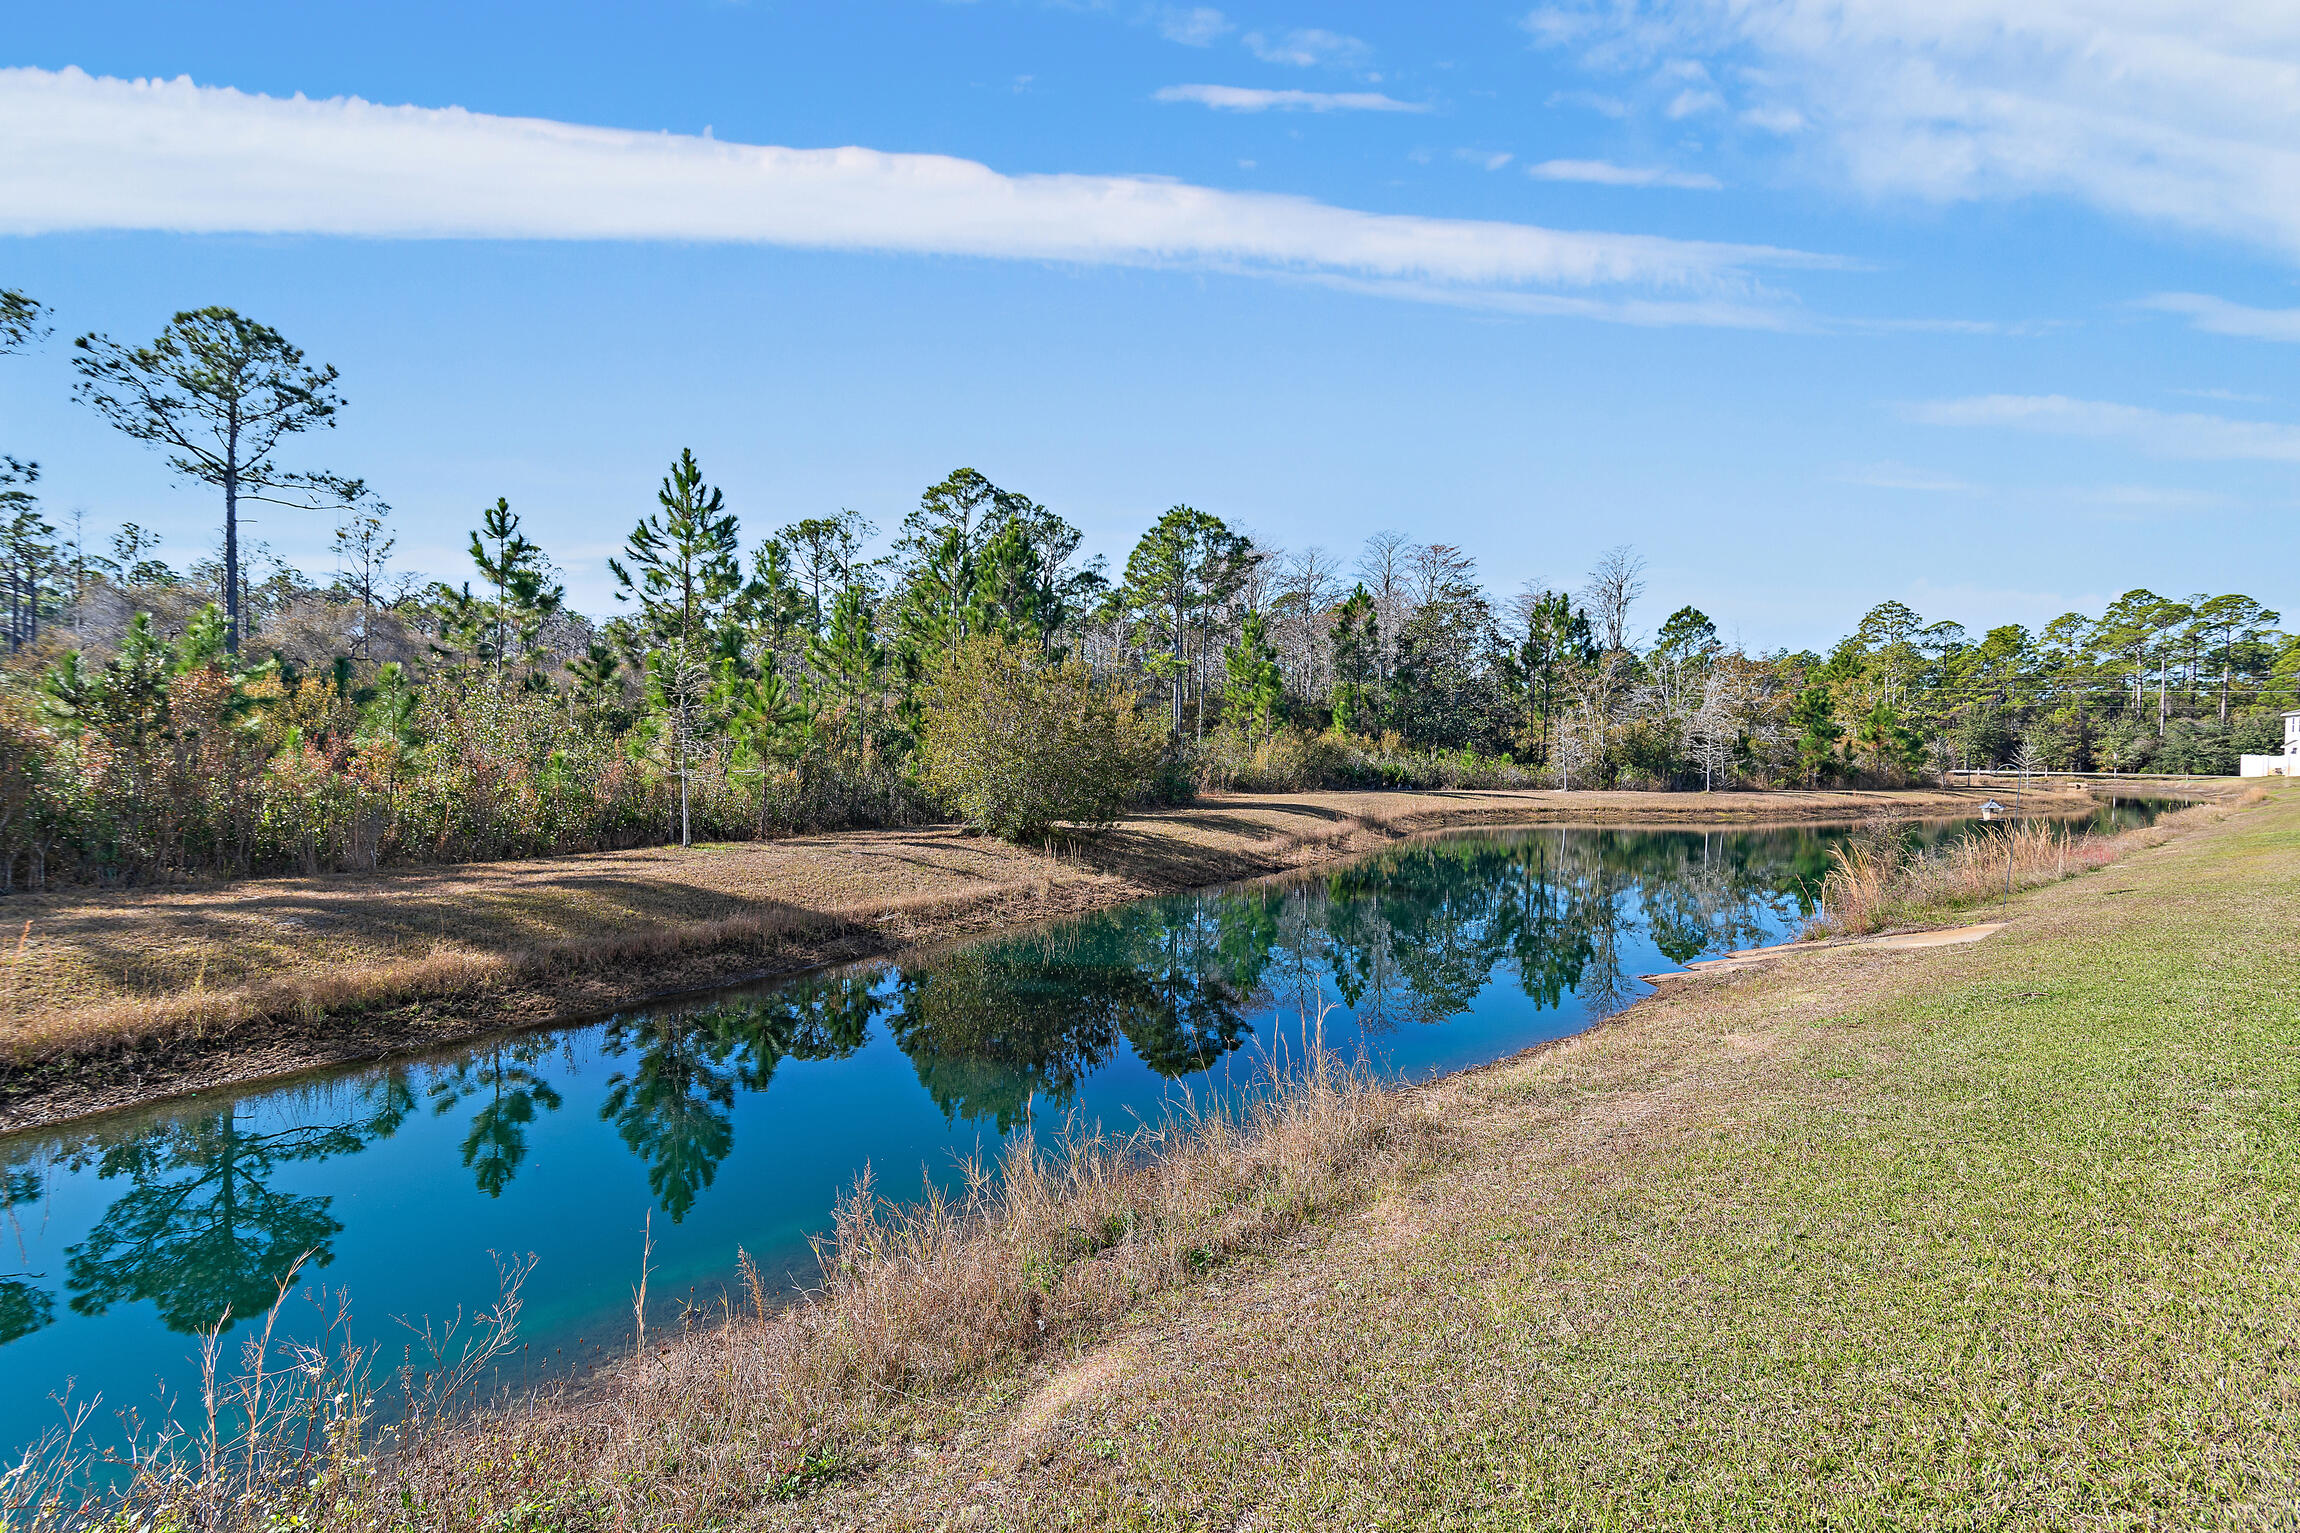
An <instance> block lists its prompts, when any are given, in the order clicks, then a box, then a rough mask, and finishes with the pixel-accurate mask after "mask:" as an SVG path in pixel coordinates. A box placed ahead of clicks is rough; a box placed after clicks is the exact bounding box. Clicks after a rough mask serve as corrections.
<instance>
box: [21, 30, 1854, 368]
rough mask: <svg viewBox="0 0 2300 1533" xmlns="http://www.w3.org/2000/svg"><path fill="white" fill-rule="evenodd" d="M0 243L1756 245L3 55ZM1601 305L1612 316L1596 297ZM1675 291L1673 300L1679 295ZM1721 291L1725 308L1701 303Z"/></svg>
mask: <svg viewBox="0 0 2300 1533" xmlns="http://www.w3.org/2000/svg"><path fill="white" fill-rule="evenodd" d="M0 144H5V145H6V146H7V152H6V154H5V155H4V156H0V233H10V234H20V235H21V234H49V233H58V232H66V231H85V230H131V229H133V230H164V231H171V232H180V233H267V234H286V233H295V234H315V235H343V236H362V237H371V238H395V239H418V238H478V239H566V240H695V241H730V242H751V243H757V244H763V245H780V246H790V247H797V248H806V249H840V250H874V251H891V252H909V253H918V254H938V255H955V256H978V257H988V258H1003V259H1017V260H1047V261H1070V262H1084V263H1122V264H1134V265H1157V264H1172V265H1185V266H1196V267H1202V268H1213V269H1221V270H1230V271H1242V272H1251V273H1261V274H1270V275H1293V276H1303V277H1310V278H1317V279H1349V280H1350V281H1351V282H1352V283H1353V285H1364V284H1372V285H1374V287H1375V288H1376V289H1377V290H1380V289H1381V288H1383V287H1386V286H1393V285H1394V287H1395V289H1396V293H1395V296H1399V297H1409V298H1410V297H1425V298H1426V297H1431V296H1437V294H1436V293H1434V292H1432V291H1431V290H1433V289H1436V290H1440V291H1442V292H1443V294H1444V298H1445V301H1450V302H1462V301H1470V302H1475V301H1477V299H1478V297H1479V296H1480V295H1481V294H1482V295H1491V296H1492V297H1493V298H1494V299H1496V300H1497V303H1496V306H1497V307H1503V308H1506V307H1509V306H1510V303H1512V302H1515V301H1516V300H1518V299H1521V298H1523V297H1524V296H1526V295H1527V293H1528V291H1529V290H1548V291H1553V292H1554V291H1560V290H1564V291H1571V292H1574V293H1576V294H1580V295H1584V296H1585V297H1586V298H1587V299H1588V301H1589V308H1588V310H1587V311H1586V312H1590V313H1592V314H1594V315H1596V316H1597V317H1619V318H1625V319H1629V320H1631V321H1632V322H1637V323H1671V322H1677V323H1695V324H1717V323H1726V324H1746V323H1766V322H1768V321H1767V316H1768V314H1776V313H1778V312H1779V310H1780V308H1781V305H1780V304H1779V303H1778V300H1777V295H1768V294H1766V293H1765V291H1764V289H1763V287H1762V285H1761V284H1760V283H1759V282H1758V280H1757V278H1756V276H1755V273H1756V272H1757V271H1758V270H1760V269H1764V268H1780V267H1798V266H1815V265H1825V264H1833V263H1830V262H1827V261H1825V260H1824V259H1822V258H1818V257H1813V256H1808V255H1804V254H1801V253H1799V252H1795V251H1789V250H1781V249H1775V248H1771V247H1765V246H1752V245H1731V244H1718V243H1710V242H1703V241H1689V240H1674V239H1666V238H1660V237H1656V236H1649V235H1637V234H1614V233H1603V232H1582V231H1570V230H1556V229H1547V228H1541V227H1538V226H1535V225H1530V224H1519V223H1508V222H1498V221H1482V220H1468V219H1445V218H1423V217H1416V216H1411V215H1400V214H1381V213H1367V212H1360V211H1355V210H1352V209H1348V208H1340V207H1334V206H1331V205H1329V204H1325V203H1321V202H1317V201H1314V200H1311V199H1309V198H1305V197H1294V196H1284V195H1274V194H1267V193H1254V192H1233V191H1223V190H1219V189H1215V188H1210V187H1203V186H1192V185H1188V184H1185V183H1181V182H1176V181H1169V180H1161V179H1157V178H1153V177H1143V176H1100V175H1007V174H1003V173H1001V172H999V171H996V170H993V169H992V168H990V167H989V166H986V165H982V164H979V163H977V162H974V161H971V160H963V159H956V158H952V157H950V156H946V155H933V154H890V153H883V152H880V151H877V150H872V149H863V148H835V149H797V148H782V147H776V146H772V145H751V144H737V143H729V142H722V141H720V140H717V139H713V138H710V137H708V136H702V137H697V136H692V135H675V134H668V133H639V132H630V131H626V130H621V129H611V128H596V127H585V126H580V125H575V124H569V123H561V122H553V121H548V120H543V119H537V118H516V117H497V116H489V115H486V114H483V113H477V112H470V111H465V110H463V109H461V108H457V107H447V108H430V107H415V106H383V105H377V104H375V103H372V102H368V101H363V100H360V99H358V98H356V97H351V98H338V99H333V100H326V101H312V100H307V99H305V98H303V97H301V96H297V97H294V98H292V99H282V98H278V97H270V96H261V95H251V94H247V93H244V92H241V91H237V90H233V89H229V88H222V87H216V86H204V85H198V84H195V83H193V82H192V81H190V80H188V79H176V80H167V81H158V80H119V79H110V78H99V77H95V76H91V75H88V74H86V73H84V72H82V71H80V70H77V69H65V70H61V71H49V70H42V69H0ZM1609 294H1619V295H1620V297H1621V305H1620V309H1619V311H1618V313H1611V312H1610V311H1608V310H1607V309H1606V308H1605V305H1606V304H1607V303H1608V302H1610V301H1611V300H1610V298H1609V297H1608V295H1609ZM1673 298H1682V299H1683V300H1684V302H1683V304H1682V307H1681V308H1679V307H1677V306H1675V305H1674V304H1673V301H1672V300H1673ZM1720 300H1731V301H1729V302H1721V301H1720Z"/></svg>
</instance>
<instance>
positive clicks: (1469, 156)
mask: <svg viewBox="0 0 2300 1533" xmlns="http://www.w3.org/2000/svg"><path fill="white" fill-rule="evenodd" d="M1453 157H1454V158H1455V159H1457V160H1460V161H1462V162H1463V163H1464V164H1469V165H1475V166H1476V167H1477V168H1478V169H1480V170H1501V169H1503V168H1504V167H1506V166H1507V165H1508V164H1509V162H1510V161H1511V160H1514V159H1516V158H1517V156H1516V155H1514V154H1511V153H1510V152H1509V151H1508V150H1506V149H1456V150H1455V151H1454V152H1453Z"/></svg>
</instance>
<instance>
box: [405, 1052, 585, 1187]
mask: <svg viewBox="0 0 2300 1533" xmlns="http://www.w3.org/2000/svg"><path fill="white" fill-rule="evenodd" d="M553 1047H554V1044H553V1043H552V1041H551V1040H550V1039H548V1038H525V1039H520V1040H518V1041H516V1042H508V1043H500V1044H496V1045H493V1046H491V1047H488V1048H484V1049H479V1050H477V1051H475V1052H473V1053H472V1054H470V1055H469V1056H467V1057H466V1058H464V1059H461V1060H458V1061H457V1062H456V1063H455V1064H454V1065H452V1066H450V1067H449V1069H448V1072H447V1074H446V1075H445V1076H444V1077H443V1078H442V1079H440V1080H437V1081H434V1082H433V1083H432V1085H431V1087H430V1090H429V1095H430V1097H431V1099H432V1101H433V1102H434V1103H435V1104H436V1105H435V1106H434V1107H433V1109H432V1110H433V1111H434V1112H436V1113H442V1114H444V1113H448V1112H452V1111H454V1110H455V1109H456V1108H457V1107H459V1106H461V1105H462V1104H463V1103H465V1102H470V1101H476V1102H477V1103H478V1104H479V1105H478V1108H477V1110H476V1111H474V1112H473V1113H472V1115H471V1131H470V1132H469V1133H467V1134H465V1135H464V1136H463V1164H464V1165H465V1166H466V1167H468V1168H469V1169H470V1171H471V1173H472V1178H473V1180H474V1181H475V1182H477V1183H478V1186H479V1190H480V1191H481V1192H484V1193H486V1194H487V1195H488V1196H489V1197H491V1198H499V1197H501V1196H503V1189H504V1188H505V1187H507V1186H509V1185H510V1182H511V1178H512V1176H513V1175H514V1174H515V1173H516V1172H517V1171H518V1170H519V1163H520V1162H521V1161H523V1160H525V1159H526V1158H527V1126H528V1125H529V1124H531V1123H533V1122H534V1121H535V1120H536V1118H537V1117H539V1116H541V1115H542V1114H543V1113H547V1112H557V1111H558V1110H559V1108H560V1106H561V1105H562V1103H563V1102H564V1098H562V1097H561V1096H560V1095H559V1089H558V1088H557V1087H556V1086H554V1085H552V1084H551V1082H550V1081H549V1080H548V1079H547V1078H545V1076H544V1075H543V1073H542V1072H541V1071H540V1070H538V1069H536V1068H535V1066H536V1063H537V1062H538V1061H539V1060H542V1059H544V1058H545V1057H547V1056H548V1055H549V1054H550V1053H551V1051H552V1049H553Z"/></svg>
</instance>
